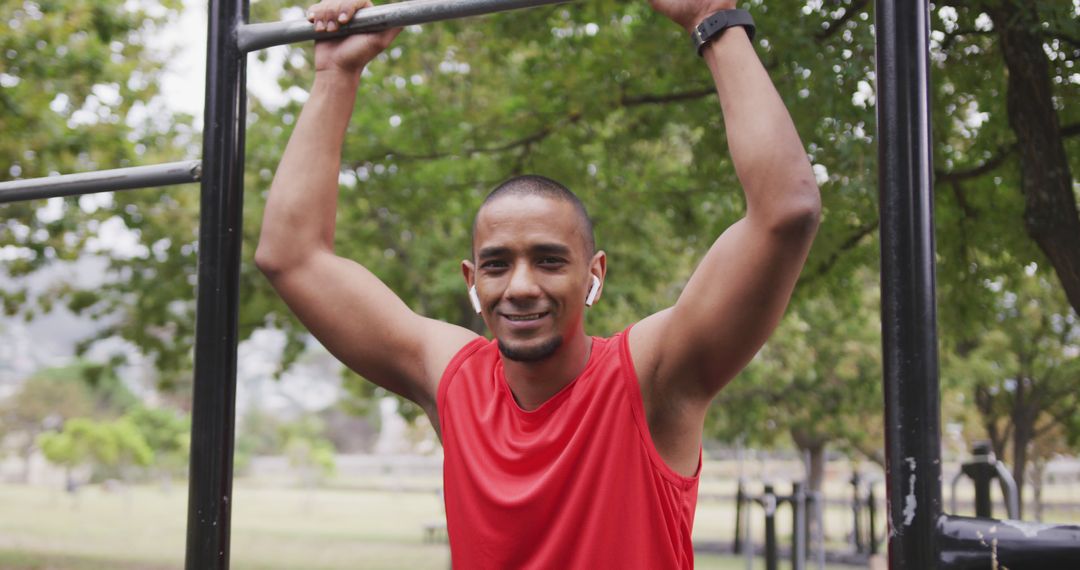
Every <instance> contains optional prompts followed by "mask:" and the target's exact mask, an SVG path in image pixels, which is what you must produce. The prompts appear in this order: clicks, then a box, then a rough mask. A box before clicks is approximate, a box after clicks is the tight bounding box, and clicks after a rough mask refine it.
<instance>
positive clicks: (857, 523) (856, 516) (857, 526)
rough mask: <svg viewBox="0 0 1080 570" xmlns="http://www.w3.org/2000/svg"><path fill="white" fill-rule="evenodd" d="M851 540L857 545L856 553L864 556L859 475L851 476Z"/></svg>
mask: <svg viewBox="0 0 1080 570" xmlns="http://www.w3.org/2000/svg"><path fill="white" fill-rule="evenodd" d="M851 539H852V541H853V542H854V543H855V552H856V553H857V554H862V553H863V540H862V500H861V499H860V498H859V474H858V473H855V474H853V475H852V476H851Z"/></svg>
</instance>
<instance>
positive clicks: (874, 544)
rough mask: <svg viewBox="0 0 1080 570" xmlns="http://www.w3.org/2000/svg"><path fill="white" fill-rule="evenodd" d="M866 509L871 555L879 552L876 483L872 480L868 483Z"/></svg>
mask: <svg viewBox="0 0 1080 570" xmlns="http://www.w3.org/2000/svg"><path fill="white" fill-rule="evenodd" d="M866 510H867V514H868V515H869V517H868V518H869V519H870V521H869V526H870V528H869V531H870V532H869V537H868V542H869V545H870V555H871V556H873V555H875V554H877V553H878V541H877V497H875V496H874V483H873V482H871V483H870V484H869V485H867V489H866Z"/></svg>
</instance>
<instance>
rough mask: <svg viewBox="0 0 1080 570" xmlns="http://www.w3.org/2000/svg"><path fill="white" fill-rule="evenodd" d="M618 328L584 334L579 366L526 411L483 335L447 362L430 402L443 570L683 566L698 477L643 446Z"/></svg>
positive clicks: (688, 563)
mask: <svg viewBox="0 0 1080 570" xmlns="http://www.w3.org/2000/svg"><path fill="white" fill-rule="evenodd" d="M627 336H628V334H627V332H626V331H624V332H623V333H621V334H618V335H616V336H614V337H612V338H610V339H602V338H593V339H592V342H593V345H592V353H591V355H590V358H589V362H588V364H587V365H586V368H585V370H584V372H582V373H581V375H580V376H579V377H577V378H576V379H574V381H573V382H571V383H570V384H569V385H567V386H566V387H565V388H563V389H562V390H561V391H560V392H559V393H558V394H556V395H555V396H553V397H552V398H551V399H549V400H548V401H547V402H544V404H542V405H541V406H540V407H538V408H537V409H535V410H533V411H525V410H523V409H522V408H521V407H520V406H518V404H517V402H516V401H515V400H514V396H513V394H511V392H510V387H509V385H508V384H507V383H506V378H505V376H504V375H503V363H502V357H501V355H500V354H499V350H498V346H497V345H496V343H495V341H488V340H486V339H476V340H474V341H473V342H471V343H469V344H468V345H466V346H465V348H463V349H462V350H461V351H460V352H459V353H458V354H457V355H456V356H455V357H454V358H453V360H451V361H450V365H449V366H447V368H446V371H445V372H444V373H443V377H442V380H441V381H440V383H439V392H438V411H439V423H440V426H441V429H442V440H443V453H444V461H443V485H444V488H445V501H446V521H447V530H448V534H449V536H450V551H451V557H452V560H453V564H452V565H453V567H454V568H455V569H458V570H482V569H519V568H520V569H568V570H575V569H581V570H585V569H588V570H603V569H608V568H610V569H613V570H634V569H642V570H646V569H647V570H660V569H669V568H679V569H681V568H693V566H694V551H693V545H692V543H691V539H690V532H691V530H692V528H693V524H694V510H695V508H696V505H697V492H698V476H696V475H695V476H694V477H684V476H682V475H679V474H678V473H676V472H675V471H673V470H672V469H671V468H670V467H668V466H667V464H666V463H664V461H663V459H661V457H660V455H659V453H658V452H657V451H656V448H655V447H654V446H653V443H652V438H651V437H650V435H649V429H648V425H647V424H646V422H645V413H644V405H643V404H642V400H641V389H640V388H639V386H638V381H637V376H636V374H635V373H634V366H633V362H632V361H631V359H630V348H629V344H628V342H627ZM699 473H700V467H699Z"/></svg>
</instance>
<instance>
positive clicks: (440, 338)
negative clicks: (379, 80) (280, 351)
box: [255, 0, 476, 413]
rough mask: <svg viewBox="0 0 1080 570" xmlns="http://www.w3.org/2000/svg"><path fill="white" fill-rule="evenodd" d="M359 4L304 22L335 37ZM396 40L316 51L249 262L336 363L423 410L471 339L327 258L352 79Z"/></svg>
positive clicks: (369, 38)
mask: <svg viewBox="0 0 1080 570" xmlns="http://www.w3.org/2000/svg"><path fill="white" fill-rule="evenodd" d="M363 5H364V4H362V3H361V2H359V1H347V0H330V1H327V2H323V3H321V4H319V5H317V6H315V7H313V8H312V10H311V11H310V12H309V18H310V19H313V20H314V21H315V22H316V28H317V29H327V30H330V31H333V30H334V29H336V28H337V25H338V24H337V21H336V19H337V18H338V17H342V18H345V19H348V18H351V17H352V15H353V13H354V12H355V10H356V9H357V8H359V7H360V6H363ZM367 5H370V2H369V3H367ZM342 13H344V14H345V16H340V14H342ZM396 35H397V31H396V30H393V31H388V32H383V33H380V34H374V35H360V36H351V37H348V38H344V39H342V40H335V41H322V42H318V43H317V44H316V53H315V68H316V73H315V84H314V86H313V87H312V90H311V94H310V97H309V99H308V101H307V103H306V104H305V105H304V110H303V112H302V113H301V114H300V118H299V120H298V121H297V124H296V128H295V130H294V131H293V134H292V136H291V138H290V139H289V143H288V145H287V147H286V149H285V154H284V155H283V156H282V159H281V164H280V165H279V166H278V170H277V173H276V174H275V176H274V181H273V183H272V185H271V187H270V194H269V197H268V199H267V203H266V211H265V214H264V217H263V226H262V233H261V235H260V237H259V246H258V250H257V251H256V253H255V263H256V264H257V265H258V267H259V268H260V269H261V270H262V271H263V272H264V273H265V274H266V276H267V277H268V278H269V279H270V281H271V283H272V284H273V286H274V288H275V289H276V290H277V291H278V293H279V294H280V295H281V297H282V298H283V299H284V300H285V302H286V303H287V304H288V305H289V307H290V308H291V309H292V310H293V311H294V312H295V313H296V315H297V316H298V317H299V318H300V320H301V321H302V322H303V323H304V325H305V326H307V327H308V329H309V330H310V331H311V333H312V334H314V335H315V336H316V337H317V338H318V339H319V340H320V341H321V342H322V343H323V345H324V346H326V347H327V349H329V350H330V352H332V353H333V354H334V355H335V356H336V357H337V358H338V359H340V360H341V361H342V362H343V363H345V364H346V365H347V366H349V368H351V369H353V370H355V371H356V372H357V373H359V374H360V375H362V376H364V377H365V378H367V379H369V380H371V381H373V382H375V383H376V384H379V385H380V386H383V387H385V388H387V389H388V390H391V391H393V392H395V393H397V394H400V395H402V396H405V397H406V398H409V399H410V400H413V401H414V402H416V403H417V404H419V405H421V406H422V407H424V408H425V409H426V410H428V411H429V413H430V412H431V411H432V410H433V409H434V401H435V393H436V389H437V382H438V379H439V376H440V375H441V373H442V370H443V368H445V366H446V364H447V363H448V362H449V360H450V358H451V357H452V356H453V354H454V353H455V352H456V351H457V350H459V349H460V348H461V347H462V346H464V345H465V344H466V343H467V342H468V341H469V340H471V339H472V338H475V337H476V335H475V334H474V333H472V332H471V331H468V330H466V329H463V328H461V327H456V326H453V325H449V324H447V323H443V322H439V321H435V320H432V319H427V318H424V317H421V316H420V315H417V314H416V313H414V312H413V311H412V310H410V309H409V307H408V306H406V305H405V303H404V302H402V301H401V299H400V298H398V297H397V295H395V294H394V293H393V291H391V290H390V289H389V288H388V287H386V285H384V284H383V283H382V282H381V281H380V280H379V279H378V278H377V277H375V276H374V275H373V274H372V273H371V272H370V271H368V270H367V269H365V268H364V267H362V266H360V265H359V264H357V263H355V262H353V261H350V260H347V259H344V258H342V257H339V256H337V255H335V254H334V228H335V218H336V215H337V198H338V174H339V171H340V167H341V149H342V144H343V142H344V139H345V131H346V128H347V127H348V124H349V119H350V118H351V116H352V112H353V105H354V104H355V101H356V95H357V90H358V87H359V83H360V72H361V71H362V70H363V68H364V66H366V65H367V63H368V62H369V61H371V59H373V58H374V57H375V56H376V55H377V54H378V53H379V52H381V51H382V50H383V49H385V48H386V47H387V45H389V43H390V42H391V41H392V40H393V38H394V36H396Z"/></svg>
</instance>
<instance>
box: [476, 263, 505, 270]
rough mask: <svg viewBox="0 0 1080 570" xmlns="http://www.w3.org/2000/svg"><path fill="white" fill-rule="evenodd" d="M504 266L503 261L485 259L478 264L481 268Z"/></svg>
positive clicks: (501, 267) (499, 267) (500, 267)
mask: <svg viewBox="0 0 1080 570" xmlns="http://www.w3.org/2000/svg"><path fill="white" fill-rule="evenodd" d="M505 267H506V262H505V261H485V262H483V263H481V264H480V268H481V269H503V268H505Z"/></svg>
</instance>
